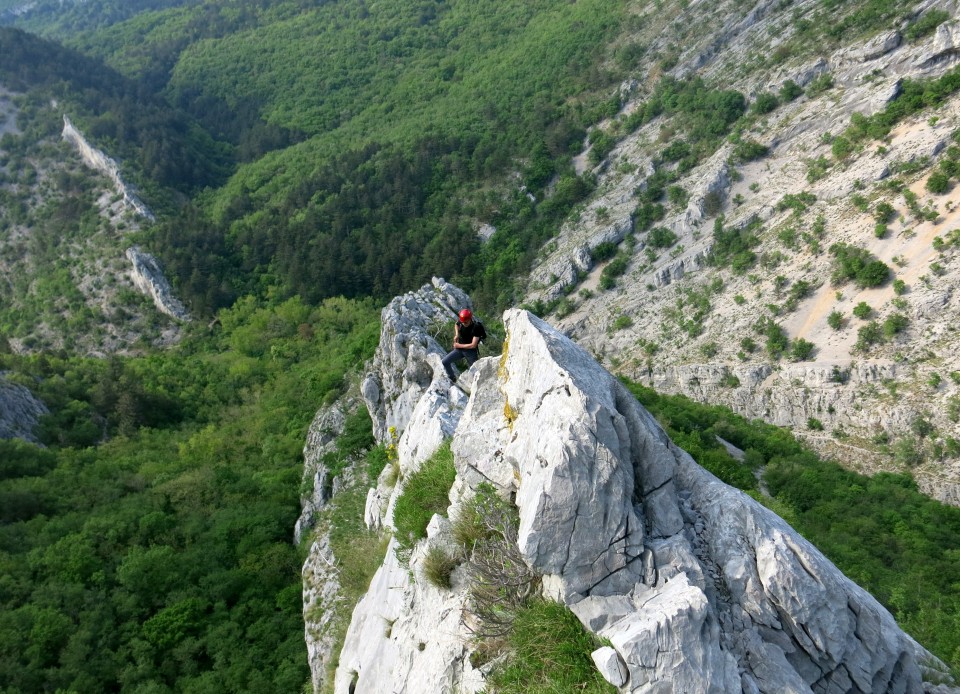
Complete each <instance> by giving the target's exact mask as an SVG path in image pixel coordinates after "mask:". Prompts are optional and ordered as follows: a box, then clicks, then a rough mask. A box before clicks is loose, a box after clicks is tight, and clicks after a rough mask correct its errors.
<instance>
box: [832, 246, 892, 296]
mask: <svg viewBox="0 0 960 694" xmlns="http://www.w3.org/2000/svg"><path fill="white" fill-rule="evenodd" d="M830 254H831V255H832V256H833V257H834V261H833V271H832V274H831V276H830V279H831V281H832V282H833V283H834V284H842V283H843V282H846V281H848V280H853V281H854V282H855V283H856V284H857V286H859V287H861V288H868V287H879V286H880V285H881V284H883V283H884V282H886V281H887V280H888V279H889V277H890V268H889V267H887V265H886V264H885V263H883V262H882V261H880V260H877V259H876V258H875V257H873V256H872V255H871V254H870V252H869V251H867V250H866V249H864V248H858V247H856V246H851V245H849V244H846V243H835V244H833V245H832V246H830Z"/></svg>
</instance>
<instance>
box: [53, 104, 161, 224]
mask: <svg viewBox="0 0 960 694" xmlns="http://www.w3.org/2000/svg"><path fill="white" fill-rule="evenodd" d="M63 139H64V140H66V141H67V142H69V143H70V144H72V145H73V146H74V147H76V148H77V152H79V153H80V157H81V158H82V159H83V161H84V163H85V164H86V165H87V166H89V167H90V168H91V169H94V170H95V171H99V172H100V173H102V174H104V175H105V176H107V177H108V178H109V179H110V180H111V181H113V185H114V188H115V189H116V191H117V192H118V193H120V194H121V195H122V196H123V203H124V205H126V206H127V207H128V208H129V209H131V210H133V212H134V213H136V214H138V215H140V216H141V217H144V218H145V219H149V220H150V221H151V222H152V221H154V219H155V217H154V215H153V212H151V211H150V208H149V207H147V206H146V205H145V204H144V203H143V201H141V200H140V198H138V197H137V195H136V192H135V190H134V188H133V186H132V185H130V184H129V183H127V182H126V181H124V180H123V177H122V176H121V175H120V166H119V165H118V164H117V162H116V161H115V160H113V159H111V158H110V157H108V156H107V155H106V154H104V153H103V152H102V151H100V150H99V149H97V148H96V147H94V146H93V145H91V144H90V143H89V142H87V139H86V138H85V137H84V136H83V133H81V132H80V131H79V130H77V128H76V127H75V126H74V125H73V123H71V122H70V119H69V118H67V117H66V116H64V117H63Z"/></svg>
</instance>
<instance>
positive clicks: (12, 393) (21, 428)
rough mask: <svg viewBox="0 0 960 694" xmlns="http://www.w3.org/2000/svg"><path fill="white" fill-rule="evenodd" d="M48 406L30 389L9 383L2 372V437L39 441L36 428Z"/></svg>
mask: <svg viewBox="0 0 960 694" xmlns="http://www.w3.org/2000/svg"><path fill="white" fill-rule="evenodd" d="M47 413H49V410H48V409H47V406H46V405H44V404H43V402H42V401H40V400H38V399H37V398H36V397H35V396H34V394H33V393H31V392H30V390H29V389H27V388H25V387H23V386H21V385H18V384H16V383H9V382H8V381H6V380H5V379H4V378H3V374H0V439H23V440H24V441H30V442H31V443H37V438H36V436H34V433H33V432H34V429H36V427H37V423H38V422H39V420H40V417H42V416H43V415H45V414H47Z"/></svg>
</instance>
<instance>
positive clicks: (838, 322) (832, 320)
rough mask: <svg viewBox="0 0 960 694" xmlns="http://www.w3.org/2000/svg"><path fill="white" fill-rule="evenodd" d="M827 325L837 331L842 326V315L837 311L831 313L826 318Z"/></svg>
mask: <svg viewBox="0 0 960 694" xmlns="http://www.w3.org/2000/svg"><path fill="white" fill-rule="evenodd" d="M827 325H829V326H830V327H831V328H833V329H834V330H839V329H840V326H842V325H843V314H842V313H840V312H839V311H833V312H831V313H830V315H829V316H827Z"/></svg>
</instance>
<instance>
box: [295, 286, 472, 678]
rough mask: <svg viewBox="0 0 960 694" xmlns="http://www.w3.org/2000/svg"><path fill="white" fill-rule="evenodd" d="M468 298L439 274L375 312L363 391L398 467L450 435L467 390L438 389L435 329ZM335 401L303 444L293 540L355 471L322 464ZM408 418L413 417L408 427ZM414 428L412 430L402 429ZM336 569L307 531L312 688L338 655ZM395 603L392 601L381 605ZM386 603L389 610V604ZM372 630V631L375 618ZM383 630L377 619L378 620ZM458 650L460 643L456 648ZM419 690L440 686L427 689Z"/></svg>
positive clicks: (380, 496) (382, 500) (382, 493)
mask: <svg viewBox="0 0 960 694" xmlns="http://www.w3.org/2000/svg"><path fill="white" fill-rule="evenodd" d="M470 305H471V303H470V300H469V297H468V296H467V295H466V294H465V293H464V292H463V291H462V290H460V289H459V288H458V287H455V286H453V285H451V284H449V283H448V282H445V281H444V280H442V279H434V281H433V283H432V284H430V285H426V286H424V287H422V288H421V289H419V290H418V291H415V292H410V293H408V294H406V295H403V296H400V297H397V298H396V299H394V300H393V301H391V302H390V304H388V305H387V306H386V307H385V308H384V309H383V311H382V312H381V327H380V342H379V345H378V347H377V350H376V353H375V356H374V359H373V360H372V362H371V364H370V370H369V372H368V374H367V376H366V377H365V378H364V380H363V383H362V386H361V390H362V393H363V400H364V404H362V405H360V406H366V407H367V409H368V410H369V411H370V414H371V417H372V419H373V429H374V433H375V436H376V438H377V439H378V440H379V441H389V442H390V443H391V444H392V445H396V446H397V448H398V450H399V451H402V453H401V454H400V456H399V460H400V461H401V464H402V465H403V466H404V469H409V468H410V466H411V465H413V464H414V463H415V462H416V463H419V462H420V461H422V460H423V459H424V458H425V457H428V456H429V455H430V453H432V452H433V450H435V449H436V447H437V446H438V445H439V444H440V442H441V441H442V440H443V439H444V438H445V437H450V436H452V434H453V430H454V428H455V427H456V423H457V421H459V415H460V413H461V412H462V411H463V408H464V407H465V405H466V395H465V394H464V393H463V392H462V391H460V390H459V389H456V388H449V387H447V388H444V387H442V386H443V385H444V384H446V385H449V384H448V382H447V381H446V375H445V374H444V375H443V376H442V379H441V380H440V381H437V380H436V379H435V378H434V375H435V374H436V373H440V374H443V370H442V367H441V365H440V358H441V355H442V354H444V353H445V352H446V350H445V349H444V348H443V347H442V346H441V344H440V342H438V339H442V338H440V331H441V330H443V331H449V330H450V325H451V321H452V320H453V319H454V317H455V316H456V313H457V311H458V310H459V309H461V308H463V307H465V306H470ZM349 406H350V405H349V404H348V405H347V407H346V408H345V407H344V406H340V405H333V406H330V407H327V408H323V409H321V410H320V411H319V412H318V413H317V416H316V417H315V418H314V421H313V423H312V424H311V426H310V430H309V433H308V436H307V442H306V445H305V447H304V459H305V464H304V476H305V478H306V479H308V480H309V482H310V483H309V484H308V485H307V486H308V487H309V488H311V489H312V490H313V491H312V494H311V495H310V497H309V498H306V499H304V500H303V509H304V512H303V514H301V517H300V520H299V521H298V523H297V528H296V533H295V534H296V541H297V542H298V543H299V542H300V540H301V539H303V538H305V537H306V536H307V535H306V533H307V532H308V531H309V530H310V529H311V528H313V527H314V525H315V523H316V519H317V517H318V516H319V514H320V513H321V512H322V510H323V509H324V508H325V507H326V506H327V504H328V503H329V501H330V499H331V498H332V496H333V495H334V494H336V493H337V492H338V491H339V490H340V489H341V488H343V487H344V486H349V485H350V484H352V475H353V474H354V472H353V470H350V469H348V470H347V471H346V472H345V473H344V474H343V475H342V476H341V477H338V478H336V479H331V478H330V474H329V471H328V470H327V469H326V468H325V467H324V466H323V464H322V457H323V454H324V453H325V452H327V451H328V450H332V447H333V445H334V441H335V439H336V436H337V435H338V434H339V433H340V431H341V430H342V427H343V421H344V416H345V414H344V412H345V409H347V408H349ZM411 422H414V424H413V425H411ZM411 427H412V428H414V429H415V430H416V431H417V432H419V435H418V436H412V435H406V433H405V432H406V431H407V430H408V429H410V428H411ZM389 475H390V471H389V468H388V469H387V470H385V471H384V473H383V474H382V475H381V477H380V480H379V482H378V485H377V487H376V488H373V489H370V490H369V491H368V494H367V503H366V513H365V516H366V518H367V523H368V525H370V526H371V527H373V528H377V529H379V528H380V527H381V526H382V519H383V514H384V512H385V510H386V505H387V503H388V502H389V501H390V499H391V498H392V491H393V487H392V485H390V484H388V479H389ZM392 556H394V548H392V547H391V548H390V549H389V550H388V552H387V560H388V561H390V557H392ZM383 574H384V575H383V576H382V577H381V579H380V580H382V581H385V582H386V584H387V585H390V586H392V585H398V584H397V583H396V581H401V580H405V577H406V575H407V570H406V568H402V567H400V566H399V565H398V564H397V565H391V567H390V569H389V570H386V571H385V572H383ZM338 575H339V568H338V565H337V559H336V557H335V556H334V554H333V551H332V549H331V547H330V542H329V529H328V528H324V527H318V528H317V531H316V532H314V534H313V535H312V541H311V547H310V551H309V553H308V557H307V560H306V561H305V563H304V567H303V576H304V620H305V626H306V641H307V650H308V653H309V659H310V669H311V673H312V677H313V682H314V688H315V689H320V687H321V683H322V682H323V681H324V677H325V675H326V669H327V666H328V664H329V663H330V662H331V660H332V659H333V658H334V657H336V655H337V654H335V653H333V649H334V647H335V646H336V643H335V641H336V639H335V638H334V636H333V632H332V625H333V623H334V622H335V620H336V619H338V618H340V616H341V615H340V614H339V610H340V609H342V607H341V603H342V601H343V599H344V598H343V596H342V594H341V590H340V584H339V580H338ZM390 606H393V607H396V608H397V609H400V608H401V607H402V605H400V604H398V603H396V602H395V601H390V602H388V603H387V607H388V608H390ZM391 609H392V608H391ZM371 628H374V629H376V628H377V626H376V620H372V626H371ZM379 629H380V631H381V633H382V630H383V625H382V623H381V624H380V626H379ZM460 652H461V654H462V649H460ZM423 691H440V690H439V689H431V688H430V687H428V688H427V689H424V690H423Z"/></svg>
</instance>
